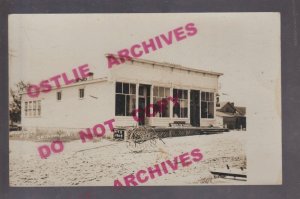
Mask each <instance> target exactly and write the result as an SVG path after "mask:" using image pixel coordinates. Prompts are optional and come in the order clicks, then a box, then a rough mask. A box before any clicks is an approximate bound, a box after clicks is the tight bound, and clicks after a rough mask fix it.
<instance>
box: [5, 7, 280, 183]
mask: <svg viewBox="0 0 300 199" xmlns="http://www.w3.org/2000/svg"><path fill="white" fill-rule="evenodd" d="M280 57H281V55H280V14H279V13H176V14H175V13H169V14H160V13H155V14H151V13H149V14H146V13H140V14H12V15H9V91H10V93H9V118H10V120H9V129H10V132H9V183H10V186H13V187H40V186H43V187H46V186H47V187H49V186H173V185H174V186H175V185H255V184H281V183H282V155H281V153H282V152H281V65H280V63H281V58H280Z"/></svg>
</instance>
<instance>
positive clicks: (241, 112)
mask: <svg viewBox="0 0 300 199" xmlns="http://www.w3.org/2000/svg"><path fill="white" fill-rule="evenodd" d="M225 106H229V107H230V108H231V109H232V110H233V111H234V113H233V112H228V111H225V110H226V109H225ZM217 112H219V113H224V114H227V115H226V116H229V115H235V116H245V115H246V107H241V106H235V105H234V103H233V102H228V101H227V102H220V107H219V108H218V109H217ZM228 114H229V115H228ZM219 116H221V115H219ZM224 116H225V115H224Z"/></svg>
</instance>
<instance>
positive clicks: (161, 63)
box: [105, 54, 223, 76]
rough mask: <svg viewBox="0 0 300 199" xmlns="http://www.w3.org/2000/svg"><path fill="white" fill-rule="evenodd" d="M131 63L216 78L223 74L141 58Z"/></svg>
mask: <svg viewBox="0 0 300 199" xmlns="http://www.w3.org/2000/svg"><path fill="white" fill-rule="evenodd" d="M105 56H106V57H109V56H112V57H115V58H118V59H121V58H122V57H119V56H118V55H114V54H105ZM130 61H131V62H132V61H134V62H138V63H146V64H150V65H157V66H162V67H168V68H172V69H179V70H185V71H192V72H196V73H203V74H210V75H216V76H221V75H223V73H218V72H213V71H206V70H200V69H195V68H189V67H185V66H182V65H179V64H173V63H167V62H157V61H151V60H147V59H141V58H131V60H130Z"/></svg>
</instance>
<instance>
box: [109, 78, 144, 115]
mask: <svg viewBox="0 0 300 199" xmlns="http://www.w3.org/2000/svg"><path fill="white" fill-rule="evenodd" d="M117 83H121V84H122V86H121V87H122V91H121V92H117ZM123 84H128V93H124V92H123V87H124V86H123ZM131 85H134V90H135V93H134V94H132V92H131ZM136 94H137V90H136V83H132V82H126V81H124V82H123V81H116V82H115V86H114V100H115V103H114V104H115V105H114V108H115V110H114V115H115V117H132V114H131V113H129V115H127V105H126V102H127V96H134V98H135V103H134V109H133V110H132V111H134V110H135V109H136V100H138V99H136ZM117 95H123V96H124V97H125V102H124V106H125V107H124V115H117V107H116V103H117V101H116V100H117ZM138 97H139V96H138Z"/></svg>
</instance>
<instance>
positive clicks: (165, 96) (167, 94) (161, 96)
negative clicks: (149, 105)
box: [152, 85, 171, 118]
mask: <svg viewBox="0 0 300 199" xmlns="http://www.w3.org/2000/svg"><path fill="white" fill-rule="evenodd" d="M155 90H156V91H155ZM161 91H163V94H162V92H161ZM167 91H169V92H167ZM170 91H171V88H170V87H164V86H155V85H153V95H152V97H153V106H159V105H158V104H157V102H158V101H160V102H162V101H163V100H166V101H167V102H168V104H167V106H166V107H165V108H168V113H167V115H166V116H164V115H163V113H165V112H164V111H163V110H162V108H163V107H162V106H163V105H162V103H161V104H160V107H159V108H158V110H162V112H161V111H157V113H156V114H155V115H154V116H153V117H157V118H170V117H171V103H170V100H168V97H170V95H171V93H170Z"/></svg>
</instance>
